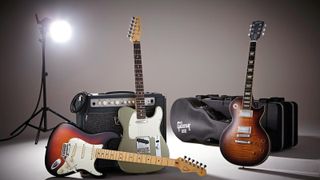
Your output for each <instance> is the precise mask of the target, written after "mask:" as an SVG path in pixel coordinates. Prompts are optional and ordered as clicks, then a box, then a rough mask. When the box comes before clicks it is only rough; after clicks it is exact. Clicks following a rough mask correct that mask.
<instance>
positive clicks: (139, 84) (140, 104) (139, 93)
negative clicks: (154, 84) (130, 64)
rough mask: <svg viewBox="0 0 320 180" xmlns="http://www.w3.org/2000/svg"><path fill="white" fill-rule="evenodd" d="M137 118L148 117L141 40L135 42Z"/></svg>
mask: <svg viewBox="0 0 320 180" xmlns="http://www.w3.org/2000/svg"><path fill="white" fill-rule="evenodd" d="M133 55H134V75H135V87H136V103H135V105H136V110H137V118H138V119H145V118H146V109H145V102H144V86H143V73H142V60H141V45H140V41H135V42H133Z"/></svg>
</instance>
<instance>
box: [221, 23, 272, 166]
mask: <svg viewBox="0 0 320 180" xmlns="http://www.w3.org/2000/svg"><path fill="white" fill-rule="evenodd" d="M264 30H265V24H264V22H263V21H254V22H253V23H252V24H251V26H250V32H249V37H250V40H251V41H250V48H249V60H248V66H247V74H246V83H245V90H244V95H243V97H238V98H236V99H234V100H233V101H232V102H231V103H230V106H229V111H230V114H231V116H232V122H231V123H230V125H229V126H228V127H227V128H226V129H225V130H224V132H223V133H222V135H221V137H220V150H221V153H222V155H223V156H224V157H225V159H227V160H228V161H229V162H231V163H233V164H236V165H241V166H255V165H258V164H260V163H262V162H264V161H265V160H266V159H267V157H268V155H269V153H270V140H269V137H268V135H267V133H266V132H265V130H264V129H263V128H262V127H261V125H260V119H261V117H262V115H263V113H264V107H262V108H260V109H256V108H254V107H253V104H252V102H253V96H252V82H253V70H254V62H255V52H256V41H257V40H258V39H259V38H260V36H261V35H263V31H264Z"/></svg>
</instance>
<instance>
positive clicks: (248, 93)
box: [243, 41, 256, 110]
mask: <svg viewBox="0 0 320 180" xmlns="http://www.w3.org/2000/svg"><path fill="white" fill-rule="evenodd" d="M255 54H256V41H251V42H250V48H249V58H248V66H247V74H246V83H245V88H244V89H245V90H244V95H243V109H246V110H250V109H251V105H252V104H251V103H252V98H253V96H252V85H253V72H254V62H255Z"/></svg>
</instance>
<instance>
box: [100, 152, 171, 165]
mask: <svg viewBox="0 0 320 180" xmlns="http://www.w3.org/2000/svg"><path fill="white" fill-rule="evenodd" d="M95 156H96V158H99V159H106V160H117V161H124V162H133V163H139V164H151V165H159V166H170V167H175V160H174V159H170V158H166V157H158V156H151V155H146V154H137V153H130V152H122V151H115V150H108V149H97V150H96V153H95Z"/></svg>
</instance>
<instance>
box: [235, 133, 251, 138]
mask: <svg viewBox="0 0 320 180" xmlns="http://www.w3.org/2000/svg"><path fill="white" fill-rule="evenodd" d="M237 137H243V138H249V137H250V134H237Z"/></svg>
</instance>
